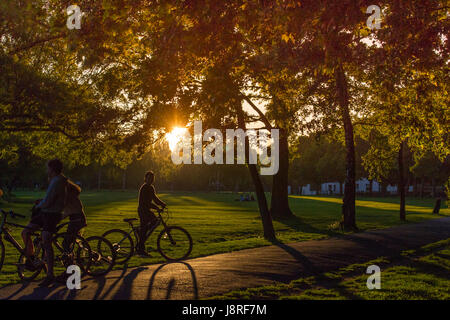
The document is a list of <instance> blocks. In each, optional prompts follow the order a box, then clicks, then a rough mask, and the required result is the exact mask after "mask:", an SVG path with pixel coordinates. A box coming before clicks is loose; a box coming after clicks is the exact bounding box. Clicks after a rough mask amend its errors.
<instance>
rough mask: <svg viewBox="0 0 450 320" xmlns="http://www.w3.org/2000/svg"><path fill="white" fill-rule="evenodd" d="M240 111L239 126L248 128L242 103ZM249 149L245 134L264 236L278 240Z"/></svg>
mask: <svg viewBox="0 0 450 320" xmlns="http://www.w3.org/2000/svg"><path fill="white" fill-rule="evenodd" d="M237 113H238V126H239V128H240V129H243V130H244V131H245V130H246V128H245V119H244V111H243V110H242V104H240V105H238V106H237ZM248 151H249V142H248V137H247V136H245V162H246V163H247V167H248V170H249V171H250V176H251V178H252V181H253V184H254V186H255V193H256V199H257V200H258V207H259V214H260V215H261V220H262V225H263V231H264V238H266V239H268V240H276V237H275V230H274V228H273V223H272V217H271V215H270V211H269V207H268V206H267V199H266V194H265V193H264V186H263V184H262V181H261V177H260V176H259V173H258V169H257V167H256V165H255V164H250V163H248V159H249V157H248Z"/></svg>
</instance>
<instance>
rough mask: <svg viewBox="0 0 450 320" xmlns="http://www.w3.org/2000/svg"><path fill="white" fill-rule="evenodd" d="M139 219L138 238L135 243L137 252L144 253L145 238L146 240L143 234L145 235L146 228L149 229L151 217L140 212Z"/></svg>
mask: <svg viewBox="0 0 450 320" xmlns="http://www.w3.org/2000/svg"><path fill="white" fill-rule="evenodd" d="M139 219H140V226H139V239H138V243H137V251H138V253H144V252H145V240H147V239H146V238H145V236H146V235H147V232H148V230H150V222H151V217H150V215H149V214H145V213H142V214H141V213H140V214H139Z"/></svg>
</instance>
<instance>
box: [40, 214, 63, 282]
mask: <svg viewBox="0 0 450 320" xmlns="http://www.w3.org/2000/svg"><path fill="white" fill-rule="evenodd" d="M60 221H61V214H59V213H46V214H45V215H44V227H43V231H42V247H43V248H44V252H45V262H46V264H47V277H46V278H45V279H44V281H42V282H41V283H40V284H39V285H40V286H43V287H47V286H49V285H50V284H51V283H53V281H54V280H55V276H54V273H53V259H54V252H53V246H52V239H53V234H54V233H55V232H56V226H57V224H58V223H59V222H60Z"/></svg>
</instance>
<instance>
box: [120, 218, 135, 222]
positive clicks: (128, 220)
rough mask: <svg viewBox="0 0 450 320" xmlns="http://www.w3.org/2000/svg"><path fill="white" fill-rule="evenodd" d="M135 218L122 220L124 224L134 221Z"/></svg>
mask: <svg viewBox="0 0 450 320" xmlns="http://www.w3.org/2000/svg"><path fill="white" fill-rule="evenodd" d="M136 220H137V218H128V219H123V221H124V222H131V221H136Z"/></svg>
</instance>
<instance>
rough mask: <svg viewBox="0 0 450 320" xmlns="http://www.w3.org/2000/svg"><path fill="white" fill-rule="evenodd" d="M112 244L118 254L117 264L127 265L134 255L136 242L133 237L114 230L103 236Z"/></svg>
mask: <svg viewBox="0 0 450 320" xmlns="http://www.w3.org/2000/svg"><path fill="white" fill-rule="evenodd" d="M102 237H103V238H105V239H106V240H108V241H109V242H111V244H112V245H113V248H114V252H115V253H116V263H117V264H125V263H127V261H128V260H130V258H131V257H132V256H133V254H134V242H133V239H132V238H131V236H130V235H129V234H128V233H126V232H125V231H123V230H120V229H112V230H109V231H107V232H105V233H104V234H103V235H102Z"/></svg>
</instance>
